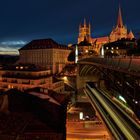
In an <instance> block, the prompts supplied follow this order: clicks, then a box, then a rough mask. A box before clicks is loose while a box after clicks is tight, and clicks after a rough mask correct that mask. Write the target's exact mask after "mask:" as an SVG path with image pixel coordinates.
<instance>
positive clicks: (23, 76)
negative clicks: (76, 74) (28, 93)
mask: <svg viewBox="0 0 140 140" xmlns="http://www.w3.org/2000/svg"><path fill="white" fill-rule="evenodd" d="M0 75H1V77H0V90H1V91H7V90H9V89H18V90H20V91H24V90H26V89H30V88H35V87H41V88H46V89H51V90H53V91H56V92H63V91H64V82H63V81H60V80H55V79H54V78H53V77H52V76H51V71H50V70H43V69H41V68H36V67H35V66H34V65H15V66H10V67H6V68H3V69H1V70H0Z"/></svg>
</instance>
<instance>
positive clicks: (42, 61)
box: [18, 39, 71, 74]
mask: <svg viewBox="0 0 140 140" xmlns="http://www.w3.org/2000/svg"><path fill="white" fill-rule="evenodd" d="M70 52H71V50H70V48H68V47H67V46H66V45H61V44H58V43H56V42H55V41H53V40H52V39H40V40H33V41H31V42H30V43H28V44H27V45H25V46H24V47H23V48H21V49H19V54H20V60H19V62H18V63H22V64H35V65H36V66H42V67H44V68H45V69H50V70H51V72H52V73H53V74H55V73H59V72H61V71H62V69H63V68H64V67H65V65H66V64H67V63H68V61H67V58H68V55H69V53H70Z"/></svg>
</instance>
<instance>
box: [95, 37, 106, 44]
mask: <svg viewBox="0 0 140 140" xmlns="http://www.w3.org/2000/svg"><path fill="white" fill-rule="evenodd" d="M95 41H97V42H108V36H105V37H99V38H93V39H92V42H93V43H94V42H95Z"/></svg>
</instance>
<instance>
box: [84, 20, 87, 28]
mask: <svg viewBox="0 0 140 140" xmlns="http://www.w3.org/2000/svg"><path fill="white" fill-rule="evenodd" d="M86 26H87V25H86V19H85V18H84V27H86Z"/></svg>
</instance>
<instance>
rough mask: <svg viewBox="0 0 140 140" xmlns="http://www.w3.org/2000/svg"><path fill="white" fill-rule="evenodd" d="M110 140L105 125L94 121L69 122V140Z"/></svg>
mask: <svg viewBox="0 0 140 140" xmlns="http://www.w3.org/2000/svg"><path fill="white" fill-rule="evenodd" d="M103 139H104V140H107V139H108V140H109V136H108V133H107V131H106V128H105V127H104V125H103V124H96V123H94V121H77V122H76V121H75V122H74V121H67V140H103Z"/></svg>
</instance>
